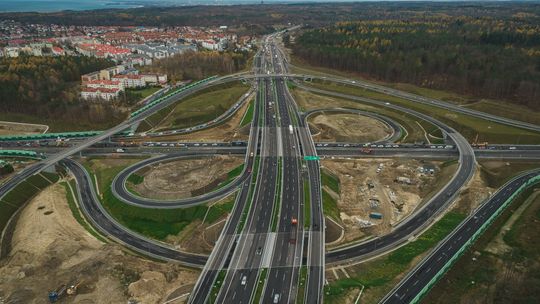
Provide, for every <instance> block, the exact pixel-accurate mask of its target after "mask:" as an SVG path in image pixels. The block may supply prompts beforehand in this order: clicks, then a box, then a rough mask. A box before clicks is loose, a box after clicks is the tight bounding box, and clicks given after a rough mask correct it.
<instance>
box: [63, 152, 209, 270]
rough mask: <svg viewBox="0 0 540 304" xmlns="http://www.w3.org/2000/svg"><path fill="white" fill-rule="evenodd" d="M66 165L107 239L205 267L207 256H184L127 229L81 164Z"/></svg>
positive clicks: (84, 205) (84, 207)
mask: <svg viewBox="0 0 540 304" xmlns="http://www.w3.org/2000/svg"><path fill="white" fill-rule="evenodd" d="M62 164H63V165H64V166H65V167H66V168H67V169H68V170H69V171H70V172H71V173H72V174H73V176H74V177H75V179H76V182H77V186H78V187H77V188H78V191H77V194H78V197H79V203H80V206H81V209H82V210H83V213H84V214H85V216H86V217H87V218H88V219H90V221H91V222H92V224H93V226H94V227H96V228H97V229H98V230H99V231H100V232H101V233H103V234H104V235H106V236H107V237H109V238H111V239H113V240H115V241H116V242H118V243H120V244H123V245H125V246H126V247H128V248H130V249H132V250H134V251H135V252H138V253H141V254H143V255H146V256H150V257H153V258H157V259H160V260H165V261H173V262H177V263H180V264H183V265H186V266H189V267H197V268H200V267H203V266H204V264H205V263H206V260H207V258H208V257H207V256H205V255H199V254H194V253H187V252H181V251H178V250H176V249H174V248H172V247H171V246H170V245H168V244H165V243H160V242H157V241H154V240H151V239H149V238H146V237H144V236H142V235H140V234H138V233H135V232H133V231H131V230H129V229H127V228H124V227H123V226H122V225H121V224H120V223H118V222H117V221H116V220H115V219H114V218H113V217H112V216H111V215H110V214H109V213H108V212H107V211H106V210H105V208H104V207H103V206H102V205H101V203H100V201H99V199H98V198H97V195H96V193H95V191H94V188H93V186H92V182H91V178H90V175H89V174H88V172H87V171H86V170H85V169H84V167H83V166H82V165H80V164H79V163H77V162H75V161H73V160H69V159H65V160H63V161H62Z"/></svg>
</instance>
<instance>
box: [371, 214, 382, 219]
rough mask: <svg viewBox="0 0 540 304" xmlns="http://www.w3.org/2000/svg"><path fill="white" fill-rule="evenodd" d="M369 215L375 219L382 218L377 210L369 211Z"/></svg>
mask: <svg viewBox="0 0 540 304" xmlns="http://www.w3.org/2000/svg"><path fill="white" fill-rule="evenodd" d="M369 217H370V218H372V219H376V220H382V214H381V213H379V212H371V213H370V214H369Z"/></svg>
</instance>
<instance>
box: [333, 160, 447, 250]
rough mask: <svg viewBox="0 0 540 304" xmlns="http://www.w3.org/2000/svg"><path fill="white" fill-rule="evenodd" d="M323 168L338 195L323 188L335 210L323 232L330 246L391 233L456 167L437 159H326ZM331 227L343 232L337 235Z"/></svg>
mask: <svg viewBox="0 0 540 304" xmlns="http://www.w3.org/2000/svg"><path fill="white" fill-rule="evenodd" d="M322 168H323V169H322V170H323V171H324V172H325V174H329V175H331V176H333V177H334V178H336V179H337V180H339V193H336V191H335V189H334V190H332V188H331V187H328V186H327V185H325V186H324V187H323V191H324V192H326V193H327V194H328V195H330V196H331V197H332V198H333V199H334V200H335V202H336V205H337V209H338V210H339V217H338V218H334V219H333V221H334V222H335V223H334V225H329V228H330V229H329V230H331V231H327V235H328V234H330V235H331V237H330V238H329V240H328V243H329V246H330V247H334V246H339V245H341V244H344V243H348V242H351V241H354V240H359V239H362V238H366V237H372V236H379V235H383V234H385V233H388V232H390V231H391V230H392V227H393V226H395V225H397V224H398V223H399V222H400V221H402V220H403V219H404V218H405V217H407V216H408V215H410V214H411V213H412V212H413V211H414V210H415V209H416V208H418V206H420V205H421V204H422V202H425V201H426V200H428V199H429V197H430V196H431V195H432V194H433V193H435V192H436V191H437V189H438V188H439V187H441V186H442V185H443V184H444V183H445V182H446V181H447V180H448V179H449V178H450V176H451V175H452V173H453V172H454V170H455V166H454V165H445V166H442V163H441V162H439V161H419V160H411V159H369V160H367V159H325V160H323V161H322ZM323 197H324V194H323ZM335 229H341V230H342V232H341V233H340V235H339V236H337V235H338V233H336V231H335ZM332 230H334V231H332Z"/></svg>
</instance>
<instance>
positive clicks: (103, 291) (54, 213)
mask: <svg viewBox="0 0 540 304" xmlns="http://www.w3.org/2000/svg"><path fill="white" fill-rule="evenodd" d="M66 195H71V194H69V190H68V191H66V188H65V187H64V186H63V185H62V184H54V185H52V186H50V187H48V188H46V189H45V190H44V191H42V192H41V193H40V194H39V195H37V196H36V197H34V198H33V199H32V200H31V201H30V202H29V203H28V204H27V205H26V207H25V208H24V209H23V210H22V212H21V213H20V216H19V217H18V220H17V222H16V226H15V230H14V232H13V235H12V238H11V250H10V251H9V253H8V254H7V256H5V257H3V259H2V263H1V265H0V303H53V302H57V303H128V301H131V302H132V303H164V302H166V301H167V300H168V299H172V298H177V297H181V296H182V295H185V294H186V293H188V292H189V291H190V290H191V288H192V287H193V284H194V283H195V281H196V279H197V276H198V272H196V271H194V270H190V269H186V268H182V267H180V266H179V265H177V264H173V263H162V262H156V261H153V260H149V259H146V258H142V257H139V256H137V255H134V254H132V253H130V252H127V251H126V249H125V248H123V246H121V245H118V244H116V243H114V242H110V241H106V239H98V238H96V237H95V236H94V235H92V234H90V233H89V232H88V231H87V230H86V229H85V228H84V227H83V226H81V225H80V224H79V223H78V222H77V221H76V220H75V218H74V217H73V215H72V211H71V210H70V208H69V205H68V201H67V196H66ZM29 236H30V237H29ZM184 297H185V296H184Z"/></svg>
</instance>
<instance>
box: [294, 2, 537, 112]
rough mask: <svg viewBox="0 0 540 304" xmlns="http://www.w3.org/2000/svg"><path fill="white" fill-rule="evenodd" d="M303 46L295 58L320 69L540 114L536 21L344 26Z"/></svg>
mask: <svg viewBox="0 0 540 304" xmlns="http://www.w3.org/2000/svg"><path fill="white" fill-rule="evenodd" d="M295 38H296V39H294V43H292V44H291V47H292V48H293V52H294V54H295V56H297V57H299V58H302V59H304V60H306V61H307V62H309V63H310V64H313V65H318V66H324V67H329V68H333V69H339V70H344V71H350V72H356V73H359V74H362V75H364V76H366V77H369V78H374V79H377V80H382V81H386V82H404V83H411V84H415V85H419V86H423V87H428V88H434V89H443V90H450V91H455V92H458V93H462V94H467V95H471V96H476V97H481V98H491V99H504V100H508V101H511V102H514V103H519V104H523V105H526V106H529V107H531V108H534V109H540V18H539V15H536V14H531V13H525V12H523V13H519V14H518V13H515V14H512V15H507V16H504V15H501V17H499V18H493V17H471V16H449V15H439V16H426V15H422V14H419V15H417V16H414V17H409V18H399V19H380V20H363V21H354V22H338V23H336V24H334V25H332V26H328V27H324V28H319V29H312V30H308V31H305V32H304V33H302V34H300V35H299V36H298V37H295ZM291 40H292V39H291Z"/></svg>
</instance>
